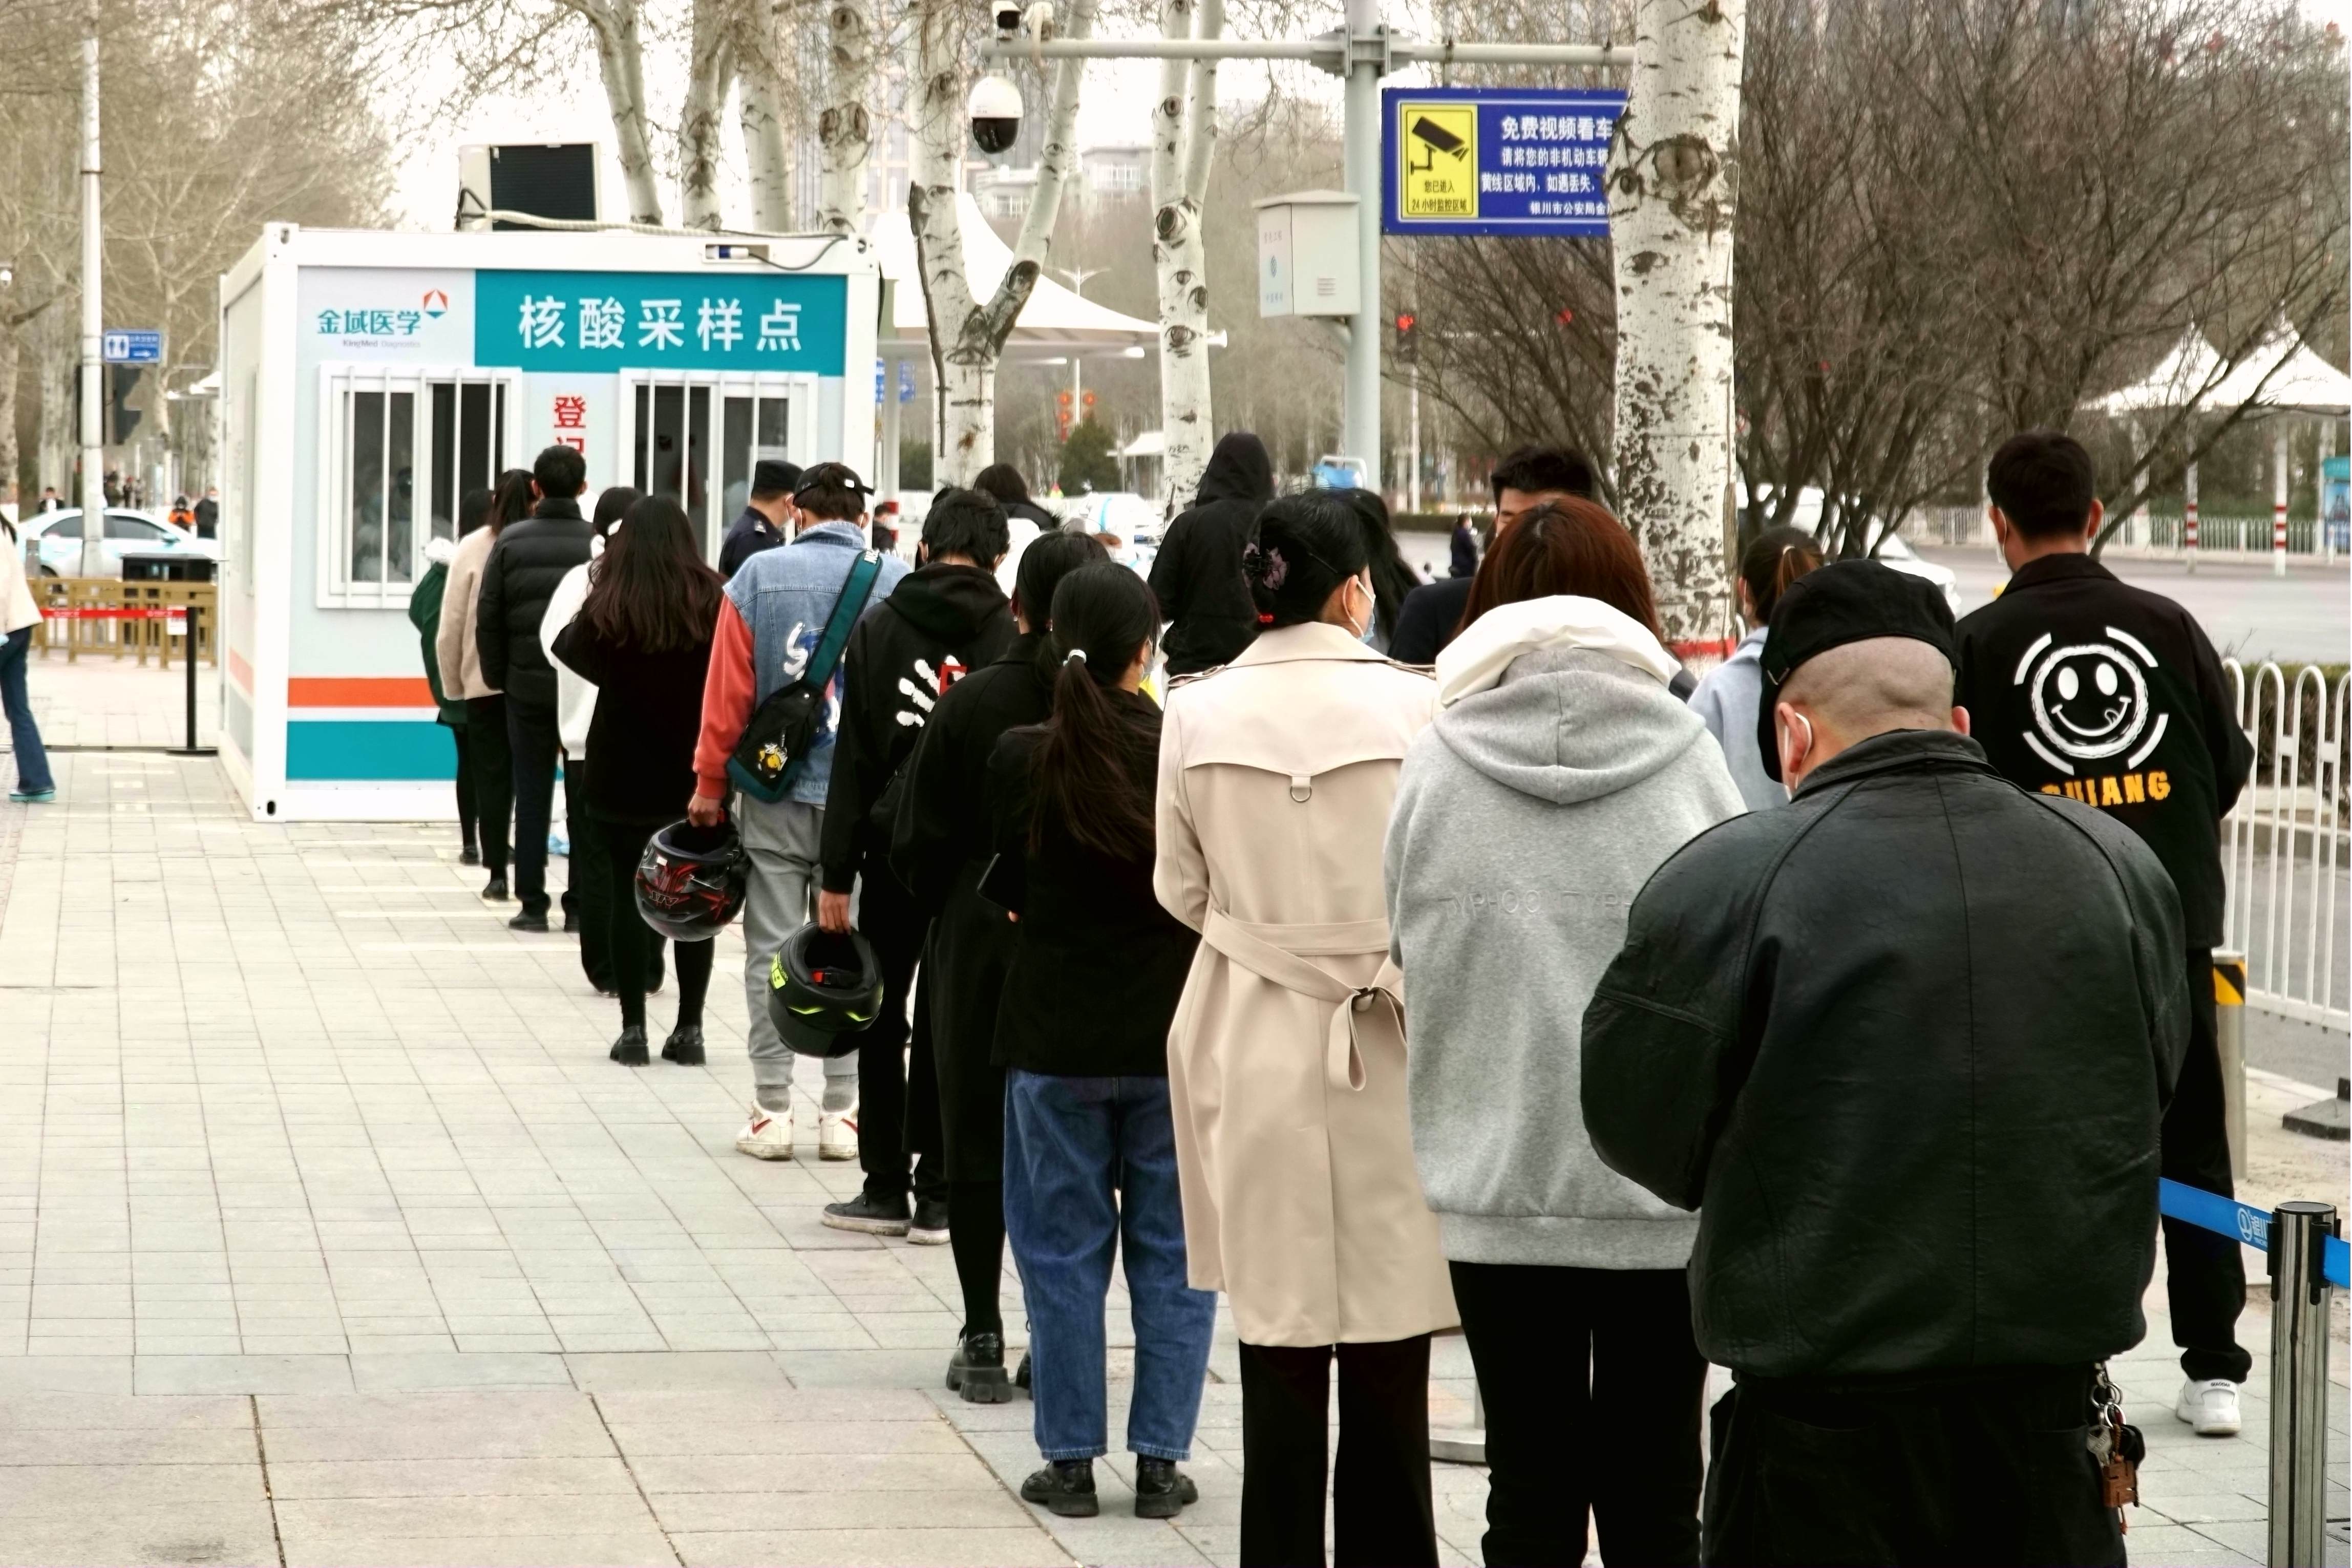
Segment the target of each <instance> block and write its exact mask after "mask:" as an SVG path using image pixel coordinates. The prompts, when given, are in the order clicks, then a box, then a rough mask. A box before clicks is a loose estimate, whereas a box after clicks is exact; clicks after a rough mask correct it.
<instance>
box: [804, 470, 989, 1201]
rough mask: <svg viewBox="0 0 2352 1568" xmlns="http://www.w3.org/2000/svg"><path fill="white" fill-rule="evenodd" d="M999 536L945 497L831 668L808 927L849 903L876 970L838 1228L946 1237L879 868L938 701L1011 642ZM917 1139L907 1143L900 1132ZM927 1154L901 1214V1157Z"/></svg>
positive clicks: (967, 507)
mask: <svg viewBox="0 0 2352 1568" xmlns="http://www.w3.org/2000/svg"><path fill="white" fill-rule="evenodd" d="M1008 543H1009V532H1008V530H1007V528H1006V525H1005V521H1004V510H1003V508H1002V507H1000V506H999V505H997V503H996V501H995V500H994V498H992V497H990V496H985V495H982V494H981V493H980V492H979V491H977V490H962V489H946V490H942V491H940V494H939V496H938V497H937V498H936V499H935V500H933V501H932V502H931V510H930V512H929V515H928V516H926V517H925V518H924V519H923V540H922V561H923V564H922V565H920V566H919V567H918V568H916V569H915V570H914V571H912V572H910V573H908V574H907V575H906V576H904V577H902V578H900V579H899V580H898V586H897V587H895V588H893V589H892V590H891V591H890V596H889V597H888V598H887V599H885V600H883V601H882V603H881V604H880V605H877V606H876V607H875V608H873V609H872V610H870V611H869V612H868V613H867V614H866V618H865V619H863V620H861V621H859V622H858V623H857V626H856V630H855V631H853V632H851V633H850V634H849V645H848V647H847V648H846V649H845V652H844V653H843V655H842V663H841V720H840V724H839V726H838V731H837V734H836V738H835V742H834V752H833V776H832V779H831V780H830V781H829V783H828V784H827V786H826V793H825V805H824V838H823V843H822V849H821V853H820V859H821V862H822V865H821V870H820V882H819V891H818V894H817V922H818V923H819V924H820V925H822V926H824V928H825V929H826V930H827V931H846V930H848V929H849V925H850V910H849V895H850V893H851V891H852V890H853V889H855V890H856V891H857V894H858V907H857V929H858V930H859V931H863V932H864V933H865V935H866V940H867V941H868V942H872V943H873V944H874V950H875V952H876V954H877V957H879V958H880V960H881V962H882V970H883V978H884V982H885V990H884V994H883V1001H882V1016H880V1017H879V1018H877V1019H876V1020H875V1022H874V1024H873V1025H872V1026H871V1027H869V1028H868V1029H867V1030H866V1032H865V1034H863V1035H862V1036H860V1037H859V1045H858V1049H857V1078H858V1096H859V1101H860V1115H859V1122H858V1130H857V1131H858V1139H857V1157H858V1163H860V1164H861V1165H862V1166H864V1168H865V1171H866V1190H865V1191H864V1192H863V1193H861V1194H859V1195H858V1196H857V1197H856V1198H853V1199H850V1200H848V1201H846V1202H844V1203H836V1204H828V1205H825V1211H824V1223H825V1224H826V1225H829V1226H833V1227H834V1228H835V1229H836V1230H856V1231H864V1232H866V1233H868V1234H870V1235H877V1236H904V1237H907V1238H908V1240H910V1241H919V1242H929V1243H934V1244H936V1243H940V1242H944V1241H946V1240H947V1239H948V1213H947V1202H946V1194H945V1192H944V1190H943V1186H944V1184H943V1183H941V1182H940V1179H939V1169H940V1162H939V1160H938V1159H937V1157H936V1152H937V1144H938V1134H937V1131H936V1126H937V1110H936V1106H935V1103H934V1095H935V1086H936V1084H937V1081H938V1079H937V1075H936V1074H935V1072H934V1071H933V1069H932V1066H931V1051H930V1040H929V1027H928V1025H927V1022H926V1017H925V1014H926V1006H927V1004H928V1001H929V990H930V986H929V984H928V983H926V984H925V985H924V986H923V994H922V995H920V996H919V997H917V999H916V1001H915V1020H914V1023H913V1026H912V1042H913V1047H914V1052H913V1059H912V1061H911V1062H909V1060H908V1055H907V1047H908V1041H909V1026H908V1019H907V1006H908V995H909V993H910V992H911V991H912V990H913V986H914V973H915V961H916V960H917V959H918V958H919V957H920V956H921V952H922V946H923V938H924V931H925V927H926V925H927V924H928V921H927V920H926V919H925V917H924V914H923V911H922V910H920V909H919V907H918V906H917V905H916V903H915V901H914V899H913V897H912V895H911V894H910V893H909V892H908V889H907V888H906V887H905V886H904V885H903V884H902V883H901V882H900V881H899V880H898V877H897V875H896V874H895V873H893V872H892V870H891V869H890V866H889V853H890V835H891V831H892V829H893V827H894V826H896V824H897V821H898V799H899V796H900V795H901V794H902V793H903V792H904V780H903V778H902V777H901V773H902V771H903V770H904V768H905V764H906V763H907V759H908V757H909V756H910V755H911V754H912V753H913V752H914V750H915V742H917V741H918V740H919V739H921V737H922V732H923V730H924V727H925V726H926V725H927V724H928V723H929V721H930V718H931V715H932V713H933V711H934V710H936V709H937V708H938V706H939V701H940V698H941V697H943V696H945V695H946V694H947V692H948V690H949V689H950V688H951V687H953V686H954V685H955V683H956V682H957V681H959V680H961V679H963V677H964V676H965V675H966V674H967V673H968V672H970V671H971V670H975V669H979V668H982V667H983V666H986V665H989V664H992V663H994V662H995V661H996V659H997V658H1000V657H1001V656H1002V655H1003V652H1004V650H1005V648H1006V647H1009V646H1011V644H1012V642H1013V611H1012V608H1011V606H1010V605H1008V604H1007V603H1006V601H1005V597H1004V591H1003V589H1001V588H999V587H998V586H997V585H996V576H995V572H996V563H998V562H1000V561H1002V560H1003V558H1004V552H1005V550H1006V548H1007V545H1008ZM910 1128H911V1129H917V1130H919V1131H917V1132H916V1134H915V1136H914V1137H912V1138H911V1139H910V1138H909V1137H908V1130H909V1129H910ZM910 1148H913V1149H916V1150H919V1152H922V1154H923V1155H924V1159H923V1161H922V1163H921V1166H920V1167H919V1169H918V1170H916V1171H915V1172H914V1173H913V1181H912V1183H911V1185H912V1186H913V1189H914V1203H913V1207H912V1210H911V1212H910V1211H909V1208H908V1187H909V1185H910V1183H909V1164H908V1150H909V1149H910Z"/></svg>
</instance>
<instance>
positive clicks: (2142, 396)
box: [2092, 327, 2221, 416]
mask: <svg viewBox="0 0 2352 1568" xmlns="http://www.w3.org/2000/svg"><path fill="white" fill-rule="evenodd" d="M2220 378H2221V355H2220V354H2218V353H2214V352H2213V345H2212V344H2211V343H2209V342H2206V341H2205V334H2204V333H2202V332H2200V331H2198V330H2197V329H2196V328H2195V327H2190V328H2189V329H2187V330H2186V331H2183V332H2182V333H2181V334H2180V341H2179V342H2177V343H2175V344H2173V345H2172V348H2171V349H2170V351H2169V352H2168V353H2166V354H2165V356H2164V357H2163V358H2162V359H2160V360H2158V361H2157V362H2156V368H2155V369H2154V370H2151V371H2149V372H2148V373H2147V374H2146V375H2144V376H2142V377H2141V378H2140V379H2139V380H2137V381H2136V382H2134V383H2132V384H2131V385H2129V386H2126V387H2122V388H2119V389H2118V390H2116V391H2114V392H2110V393H2108V394H2107V395H2105V397H2100V398H2095V399H2094V400H2093V402H2092V406H2094V407H2095V408H2097V409H2099V410H2101V411H2102V412H2104V413H2105V414H2108V415H2110V416H2124V415H2129V414H2139V413H2144V412H2146V411H2147V410H2149V409H2153V408H2179V406H2181V405H2183V404H2185V403H2187V402H2188V401H2189V399H2191V398H2193V397H2198V396H2199V395H2200V393H2203V392H2204V391H2205V389H2206V388H2207V387H2210V386H2211V385H2213V384H2214V383H2215V382H2216V381H2218V380H2219V379H2220ZM2209 402H2210V399H2205V398H2200V406H2205V405H2207V404H2208V403H2209Z"/></svg>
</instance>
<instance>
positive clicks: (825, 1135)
mask: <svg viewBox="0 0 2352 1568" xmlns="http://www.w3.org/2000/svg"><path fill="white" fill-rule="evenodd" d="M816 1157H817V1158H818V1159H820V1160H855V1159H856V1158H857V1118H856V1117H855V1116H852V1115H851V1114H850V1113H849V1112H847V1111H845V1110H821V1111H819V1112H817V1118H816Z"/></svg>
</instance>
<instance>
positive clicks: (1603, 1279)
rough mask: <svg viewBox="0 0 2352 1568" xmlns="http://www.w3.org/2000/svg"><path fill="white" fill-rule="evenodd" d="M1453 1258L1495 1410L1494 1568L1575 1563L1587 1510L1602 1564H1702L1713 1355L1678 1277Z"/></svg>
mask: <svg viewBox="0 0 2352 1568" xmlns="http://www.w3.org/2000/svg"><path fill="white" fill-rule="evenodd" d="M1451 1267H1452V1268H1453V1273H1454V1304H1455V1305H1457V1306H1458V1307H1460V1308H1461V1309H1462V1333H1463V1337H1464V1338H1465V1339H1466V1340H1468V1341H1469V1342H1470V1359H1471V1361H1472V1362H1473V1363H1475V1365H1476V1367H1477V1369H1478V1393H1479V1394H1480V1396H1481V1397H1482V1398H1483V1399H1484V1400H1485V1401H1486V1464H1487V1476H1486V1541H1485V1543H1484V1546H1483V1549H1482V1552H1481V1555H1483V1556H1484V1557H1485V1559H1486V1563H1487V1568H1532V1565H1536V1564H1554V1563H1566V1564H1570V1565H1571V1568H1572V1565H1573V1564H1576V1563H1581V1562H1583V1561H1584V1543H1585V1542H1584V1521H1585V1515H1586V1512H1587V1510H1590V1511H1591V1515H1592V1518H1593V1520H1594V1522H1595V1523H1596V1524H1597V1525H1598V1526H1599V1529H1600V1532H1601V1561H1602V1562H1604V1563H1612V1564H1615V1563H1636V1564H1642V1565H1644V1568H1677V1565H1687V1564H1692V1563H1696V1562H1697V1561H1698V1503H1699V1487H1700V1481H1701V1478H1702V1476H1703V1474H1704V1469H1703V1466H1702V1463H1701V1452H1700V1447H1699V1423H1700V1420H1701V1418H1702V1416H1703V1415H1704V1414H1705V1410H1706V1357H1705V1356H1703V1355H1701V1354H1699V1352H1698V1346H1697V1344H1696V1342H1694V1341H1693V1340H1692V1338H1691V1305H1690V1286H1689V1282H1688V1276H1687V1275H1686V1274H1685V1271H1684V1270H1682V1269H1680V1268H1627V1269H1616V1268H1541V1267H1537V1266H1534V1265H1526V1264H1503V1263H1456V1264H1454V1265H1452V1266H1451ZM1537 1346H1541V1347H1542V1352H1541V1354H1542V1360H1543V1363H1544V1371H1543V1373H1542V1374H1541V1375H1531V1368H1530V1365H1529V1362H1528V1356H1529V1352H1530V1351H1531V1350H1532V1349H1533V1348H1534V1347H1537Z"/></svg>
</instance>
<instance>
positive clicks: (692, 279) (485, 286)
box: [474, 271, 848, 375]
mask: <svg viewBox="0 0 2352 1568" xmlns="http://www.w3.org/2000/svg"><path fill="white" fill-rule="evenodd" d="M847 301H848V283H847V279H844V278H841V277H839V276H837V275H836V276H832V277H795V276H793V275H792V274H789V273H748V272H729V273H723V274H719V275H716V276H712V275H708V274H697V273H663V272H494V271H479V272H477V273H475V275H474V363H476V364H481V365H514V366H517V367H519V368H520V369H523V370H530V371H591V372H593V371H618V370H624V369H627V370H662V369H670V370H745V371H761V370H772V371H814V372H815V373H816V374H820V375H839V374H842V356H843V354H844V353H845V344H846V342H847V335H848V304H847Z"/></svg>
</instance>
